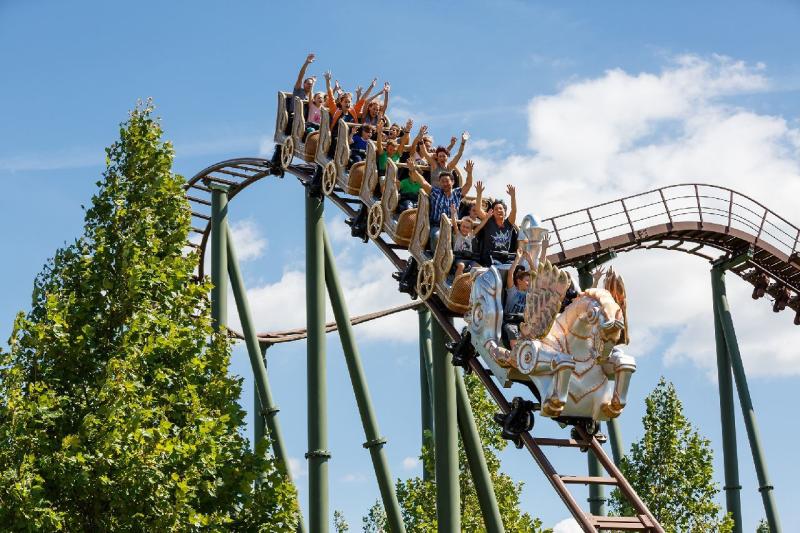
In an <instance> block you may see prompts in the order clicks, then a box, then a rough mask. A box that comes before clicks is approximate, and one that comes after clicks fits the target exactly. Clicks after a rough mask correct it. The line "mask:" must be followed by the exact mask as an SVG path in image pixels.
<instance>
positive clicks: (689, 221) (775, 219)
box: [543, 183, 800, 313]
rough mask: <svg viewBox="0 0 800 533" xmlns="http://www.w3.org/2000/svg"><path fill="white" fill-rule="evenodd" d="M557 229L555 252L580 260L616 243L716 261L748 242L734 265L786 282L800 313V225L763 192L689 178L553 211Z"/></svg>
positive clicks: (563, 262)
mask: <svg viewBox="0 0 800 533" xmlns="http://www.w3.org/2000/svg"><path fill="white" fill-rule="evenodd" d="M543 225H544V226H545V227H547V228H548V229H550V230H551V233H552V234H553V236H554V237H555V238H554V239H552V240H551V241H550V250H551V255H550V257H549V259H550V260H551V261H552V262H553V263H555V264H557V265H559V266H567V265H575V264H577V263H581V262H584V261H587V260H591V259H592V258H594V257H596V256H598V255H601V254H603V253H605V252H607V251H609V250H614V251H615V252H626V251H629V250H637V249H652V248H660V249H666V250H674V251H680V252H684V253H688V254H692V255H696V256H698V257H702V258H704V259H707V260H709V261H713V260H715V259H717V258H718V257H719V256H720V252H722V254H724V255H727V256H729V257H733V256H735V255H739V254H741V253H743V252H746V251H748V250H750V251H751V257H750V258H749V259H748V261H746V262H745V263H743V264H741V265H740V266H737V267H736V268H734V269H732V271H733V272H734V273H735V274H737V275H738V276H740V277H742V278H743V279H745V280H747V281H749V282H751V283H754V281H755V279H756V276H755V275H754V273H763V274H766V275H767V276H768V278H769V279H770V284H769V287H768V289H767V293H768V294H770V295H771V296H773V297H776V296H778V295H779V294H780V292H781V289H782V288H783V287H786V288H787V289H788V290H789V291H790V295H791V297H790V299H789V302H788V305H787V307H790V308H792V309H794V310H795V311H797V312H798V313H800V257H798V250H800V229H799V228H798V227H797V226H795V225H793V224H792V223H791V222H789V221H788V220H786V219H785V218H783V217H781V216H780V215H778V214H776V213H775V212H773V211H771V210H769V209H768V208H767V207H765V206H764V205H763V204H761V203H759V202H757V201H756V200H754V199H752V198H750V197H749V196H746V195H744V194H741V193H739V192H736V191H734V190H732V189H729V188H727V187H719V186H717V185H708V184H703V183H685V184H678V185H670V186H668V187H661V188H659V189H654V190H651V191H647V192H644V193H640V194H635V195H632V196H626V197H625V198H620V199H617V200H612V201H609V202H604V203H601V204H597V205H595V206H592V207H587V208H584V209H578V210H575V211H572V212H569V213H564V214H562V215H558V216H555V217H551V218H548V219H545V220H544V221H543Z"/></svg>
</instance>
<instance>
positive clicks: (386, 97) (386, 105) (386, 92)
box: [382, 81, 392, 115]
mask: <svg viewBox="0 0 800 533" xmlns="http://www.w3.org/2000/svg"><path fill="white" fill-rule="evenodd" d="M391 89H392V86H391V85H389V82H388V81H387V82H386V83H384V84H383V110H382V111H383V114H384V115H385V114H386V110H387V109H389V91H390V90H391Z"/></svg>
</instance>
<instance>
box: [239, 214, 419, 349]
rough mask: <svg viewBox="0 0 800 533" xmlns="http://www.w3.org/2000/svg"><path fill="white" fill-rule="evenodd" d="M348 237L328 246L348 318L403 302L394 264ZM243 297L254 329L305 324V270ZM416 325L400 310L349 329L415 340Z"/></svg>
mask: <svg viewBox="0 0 800 533" xmlns="http://www.w3.org/2000/svg"><path fill="white" fill-rule="evenodd" d="M342 225H344V224H342ZM345 228H346V226H345ZM340 238H343V237H340ZM348 239H349V242H345V243H344V244H343V245H340V246H336V245H334V249H335V250H336V251H338V255H337V256H336V261H337V269H338V273H339V282H340V283H341V285H342V289H343V291H344V295H345V300H346V303H347V307H348V312H349V313H350V316H351V317H355V316H358V315H362V314H367V313H371V312H374V311H378V310H381V309H386V308H388V307H393V306H397V305H402V304H404V303H407V302H408V301H409V299H408V296H407V295H405V294H402V293H400V292H399V291H398V290H397V283H396V282H395V281H394V279H392V273H393V272H394V268H393V266H392V265H391V263H389V261H388V260H387V259H386V258H385V257H384V256H383V255H382V254H380V253H379V252H377V250H376V249H375V248H374V246H368V245H363V244H361V242H360V241H357V240H356V239H353V238H352V237H349V236H348ZM351 243H353V244H351ZM247 298H248V301H249V303H250V308H251V312H252V314H253V317H254V320H255V324H256V329H257V331H259V332H264V331H279V330H284V329H292V328H303V327H305V325H306V314H305V310H306V301H305V272H304V271H302V270H298V269H295V268H289V269H287V270H285V271H284V272H283V274H282V275H281V278H280V279H279V280H278V281H276V282H273V283H267V284H264V285H261V286H256V287H253V288H251V289H249V290H248V291H247ZM228 309H229V313H230V316H229V322H230V324H231V327H232V328H234V329H237V330H238V329H239V328H240V322H239V319H238V316H237V314H236V309H235V306H229V307H228ZM332 320H333V312H332V310H331V307H330V303H329V302H328V301H327V299H326V321H332ZM416 324H417V316H416V313H415V312H414V311H404V312H402V313H397V314H394V315H390V316H387V317H384V318H381V319H379V320H374V321H372V322H367V323H364V324H360V325H358V326H356V330H355V331H356V334H357V335H358V336H359V337H360V338H361V339H366V340H379V339H380V340H393V341H408V342H416V335H415V334H414V333H413V332H415V331H416V329H415V328H416ZM409 332H412V333H411V334H409Z"/></svg>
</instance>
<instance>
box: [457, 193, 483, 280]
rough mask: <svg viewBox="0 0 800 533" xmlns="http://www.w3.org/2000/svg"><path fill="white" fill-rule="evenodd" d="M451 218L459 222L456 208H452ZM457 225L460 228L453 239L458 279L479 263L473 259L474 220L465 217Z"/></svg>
mask: <svg viewBox="0 0 800 533" xmlns="http://www.w3.org/2000/svg"><path fill="white" fill-rule="evenodd" d="M450 216H451V218H452V219H453V220H457V216H458V215H457V213H456V207H455V206H452V207H451V211H450ZM457 224H458V228H457V229H456V235H455V239H453V251H454V252H455V256H456V257H455V264H456V277H458V276H460V275H461V274H463V273H464V272H466V271H469V269H470V268H472V267H473V266H475V265H476V264H478V263H477V261H474V260H473V259H472V252H473V251H474V248H473V246H474V244H475V233H474V232H473V231H472V230H473V227H474V226H473V222H472V219H470V218H469V217H464V218H462V219H461V220H458V221H457Z"/></svg>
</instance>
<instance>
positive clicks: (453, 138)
mask: <svg viewBox="0 0 800 533" xmlns="http://www.w3.org/2000/svg"><path fill="white" fill-rule="evenodd" d="M457 140H458V139H456V137H455V135H454V136H452V137H450V144H456V141H457Z"/></svg>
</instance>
